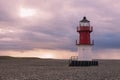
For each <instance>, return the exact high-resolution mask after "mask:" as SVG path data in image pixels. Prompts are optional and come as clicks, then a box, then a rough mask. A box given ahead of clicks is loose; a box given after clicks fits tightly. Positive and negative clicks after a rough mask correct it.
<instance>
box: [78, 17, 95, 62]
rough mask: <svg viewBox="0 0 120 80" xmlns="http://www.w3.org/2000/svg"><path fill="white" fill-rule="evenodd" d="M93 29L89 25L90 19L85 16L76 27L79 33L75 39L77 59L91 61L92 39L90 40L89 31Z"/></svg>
mask: <svg viewBox="0 0 120 80" xmlns="http://www.w3.org/2000/svg"><path fill="white" fill-rule="evenodd" d="M92 31H93V27H91V26H90V21H88V20H87V18H86V17H83V19H82V20H81V21H80V23H79V26H78V27H77V32H78V33H79V40H77V41H76V45H77V47H78V60H79V61H91V60H92V53H91V51H92V47H93V44H94V42H93V40H92V41H91V35H90V33H91V32H92Z"/></svg>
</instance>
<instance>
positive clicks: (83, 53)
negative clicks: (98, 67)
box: [78, 45, 93, 61]
mask: <svg viewBox="0 0 120 80" xmlns="http://www.w3.org/2000/svg"><path fill="white" fill-rule="evenodd" d="M92 47H93V46H92V45H78V61H92Z"/></svg>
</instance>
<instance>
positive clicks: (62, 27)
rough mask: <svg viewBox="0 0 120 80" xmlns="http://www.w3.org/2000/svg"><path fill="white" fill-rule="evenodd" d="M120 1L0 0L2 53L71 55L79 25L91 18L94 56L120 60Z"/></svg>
mask: <svg viewBox="0 0 120 80" xmlns="http://www.w3.org/2000/svg"><path fill="white" fill-rule="evenodd" d="M119 9H120V1H119V0H0V55H5V56H15V57H16V56H17V57H41V58H60V59H61V58H69V57H70V56H73V55H77V47H76V45H75V41H76V39H78V33H77V32H76V27H77V26H78V24H79V21H80V20H81V19H82V17H83V16H86V17H87V19H88V20H90V21H91V26H93V28H94V32H93V33H92V38H93V39H94V40H95V45H94V49H93V53H94V58H104V59H106V58H109V59H120V10H119Z"/></svg>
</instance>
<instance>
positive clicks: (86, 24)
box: [80, 23, 90, 26]
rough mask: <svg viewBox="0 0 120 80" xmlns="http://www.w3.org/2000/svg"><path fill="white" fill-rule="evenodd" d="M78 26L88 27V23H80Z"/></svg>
mask: <svg viewBox="0 0 120 80" xmlns="http://www.w3.org/2000/svg"><path fill="white" fill-rule="evenodd" d="M80 26H90V24H89V23H80Z"/></svg>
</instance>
